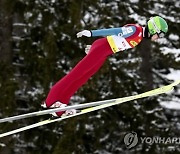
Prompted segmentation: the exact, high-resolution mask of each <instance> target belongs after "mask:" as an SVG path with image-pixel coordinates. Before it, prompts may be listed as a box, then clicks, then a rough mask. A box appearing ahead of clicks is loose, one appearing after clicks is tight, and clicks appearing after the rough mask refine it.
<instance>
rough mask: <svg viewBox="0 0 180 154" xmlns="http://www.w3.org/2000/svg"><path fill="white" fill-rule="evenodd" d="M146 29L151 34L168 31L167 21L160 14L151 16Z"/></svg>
mask: <svg viewBox="0 0 180 154" xmlns="http://www.w3.org/2000/svg"><path fill="white" fill-rule="evenodd" d="M147 25H148V30H149V33H150V34H151V35H154V34H156V33H157V34H160V33H164V34H165V33H167V31H168V24H167V22H166V21H165V20H164V19H163V18H162V17H160V16H155V17H151V18H150V20H149V21H148V23H147Z"/></svg>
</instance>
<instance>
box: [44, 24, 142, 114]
mask: <svg viewBox="0 0 180 154" xmlns="http://www.w3.org/2000/svg"><path fill="white" fill-rule="evenodd" d="M126 27H127V28H129V27H132V29H131V28H130V29H129V30H128V31H129V33H128V31H127V30H126V29H123V28H124V27H120V28H119V29H118V28H115V29H110V30H109V29H102V30H94V31H91V32H92V36H101V35H104V34H105V35H107V37H106V38H101V39H98V40H96V41H95V42H94V43H93V44H92V46H91V48H90V51H89V53H88V54H87V55H86V56H85V57H84V58H83V59H82V60H81V61H80V62H79V63H78V64H77V65H76V66H75V67H74V68H73V69H72V70H71V71H70V72H69V73H68V74H67V75H66V76H64V77H63V78H62V79H60V80H59V81H58V82H57V83H56V84H55V85H54V86H53V87H52V88H51V90H50V92H49V94H48V96H47V98H46V100H45V103H46V106H47V107H50V106H51V105H52V104H54V103H55V102H57V101H60V102H61V103H64V104H68V103H69V101H70V98H71V96H73V94H74V93H75V92H76V91H77V90H78V89H79V88H80V87H81V86H82V85H83V84H85V83H86V82H87V80H88V79H89V78H90V77H91V76H92V75H94V74H95V73H96V72H97V71H98V70H99V69H100V67H101V66H102V65H103V64H104V62H105V60H106V58H107V57H108V56H110V55H112V54H113V53H115V52H118V51H121V50H125V49H127V48H133V47H134V46H135V45H137V44H139V42H140V41H141V40H142V33H143V29H142V27H140V26H137V25H130V26H128V25H127V26H125V28H126ZM108 30H109V31H108ZM123 30H124V31H123ZM132 30H133V31H132ZM120 33H121V36H118V35H119V34H120ZM109 34H111V35H109ZM123 34H124V37H122V35H123ZM130 34H131V35H130ZM113 37H114V38H113ZM116 37H119V38H120V40H119V38H116ZM122 38H123V40H121V39H122ZM116 43H118V44H117V46H116ZM120 43H122V47H121V46H119V44H120ZM115 49H116V50H115ZM57 114H58V115H59V116H60V115H61V114H62V112H59V113H57Z"/></svg>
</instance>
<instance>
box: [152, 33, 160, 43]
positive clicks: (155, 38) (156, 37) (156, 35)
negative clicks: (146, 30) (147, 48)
mask: <svg viewBox="0 0 180 154" xmlns="http://www.w3.org/2000/svg"><path fill="white" fill-rule="evenodd" d="M158 38H159V36H158V34H154V35H153V36H152V37H151V41H155V40H157V39H158Z"/></svg>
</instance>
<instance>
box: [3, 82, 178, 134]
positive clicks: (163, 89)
mask: <svg viewBox="0 0 180 154" xmlns="http://www.w3.org/2000/svg"><path fill="white" fill-rule="evenodd" d="M178 84H180V80H177V81H175V82H173V83H172V84H170V85H167V86H163V87H160V88H157V89H154V90H150V91H148V92H145V93H141V94H137V95H134V96H129V97H123V98H117V99H114V100H113V101H112V102H109V103H105V104H101V105H97V106H93V107H89V108H86V109H82V110H81V111H80V112H78V113H76V114H73V115H68V116H65V117H59V118H56V119H47V120H44V121H41V122H37V123H35V124H32V125H29V126H25V127H22V128H18V129H15V130H12V131H9V132H6V133H2V134H0V138H2V137H5V136H9V135H13V134H16V133H20V132H23V131H25V130H29V129H32V128H36V127H39V126H43V125H47V124H50V123H54V122H57V121H62V120H65V119H68V118H72V117H75V116H79V115H82V114H86V113H89V112H92V111H96V110H99V109H103V108H106V107H110V106H114V105H118V104H121V103H124V102H128V101H132V100H136V99H140V98H145V97H150V96H154V95H159V94H164V93H167V92H170V91H172V90H173V89H174V86H176V85H178ZM107 101H108V100H107Z"/></svg>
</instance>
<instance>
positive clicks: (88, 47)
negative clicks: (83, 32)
mask: <svg viewBox="0 0 180 154" xmlns="http://www.w3.org/2000/svg"><path fill="white" fill-rule="evenodd" d="M90 48H91V45H86V48H85V53H86V54H88V53H89V51H90Z"/></svg>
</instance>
